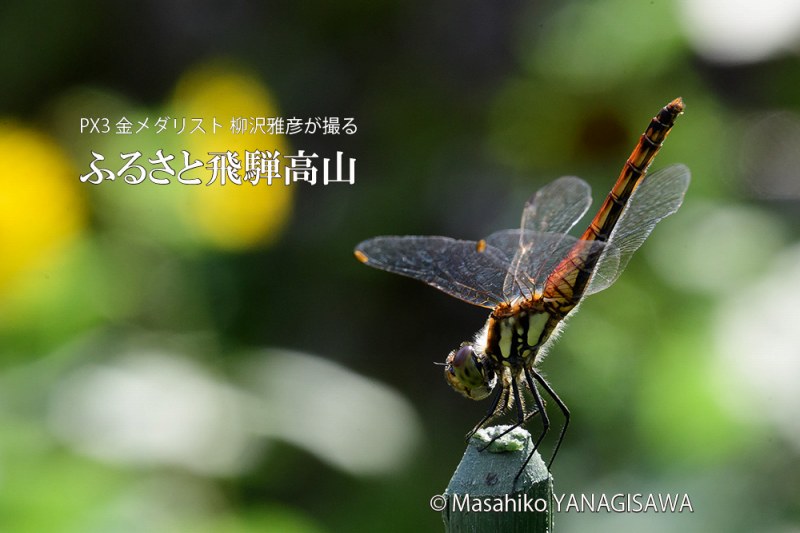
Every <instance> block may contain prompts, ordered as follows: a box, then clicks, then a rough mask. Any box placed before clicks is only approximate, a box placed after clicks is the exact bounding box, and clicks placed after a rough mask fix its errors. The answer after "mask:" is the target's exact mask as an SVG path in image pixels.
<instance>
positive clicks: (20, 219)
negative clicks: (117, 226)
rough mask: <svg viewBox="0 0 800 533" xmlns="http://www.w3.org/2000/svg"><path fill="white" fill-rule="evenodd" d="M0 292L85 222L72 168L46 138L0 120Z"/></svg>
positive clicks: (43, 262)
mask: <svg viewBox="0 0 800 533" xmlns="http://www.w3.org/2000/svg"><path fill="white" fill-rule="evenodd" d="M0 153H2V154H3V162H2V165H0V258H2V259H0V294H5V293H6V292H8V290H9V288H10V286H11V284H12V283H13V282H14V281H15V280H17V279H18V278H19V277H20V276H21V275H23V274H26V273H30V272H32V271H35V270H36V269H39V268H44V267H46V265H47V264H48V263H49V262H50V261H53V260H55V259H56V258H57V257H58V256H59V254H60V253H61V252H63V251H64V250H65V248H66V247H67V245H68V244H69V243H70V242H71V241H73V239H74V238H75V237H76V236H77V235H78V234H80V233H81V231H82V230H83V229H84V227H85V226H86V207H85V201H84V198H83V196H82V195H81V192H80V188H79V187H80V182H79V181H78V172H77V171H76V170H75V168H74V167H73V165H72V163H71V162H70V161H69V159H68V158H67V156H66V155H65V154H64V152H63V151H62V150H61V148H59V147H58V146H57V145H56V144H55V143H54V142H53V141H52V140H50V139H49V138H47V137H46V136H45V135H43V134H41V133H38V132H36V131H33V130H30V129H26V128H23V127H20V126H17V125H14V124H10V123H8V122H0Z"/></svg>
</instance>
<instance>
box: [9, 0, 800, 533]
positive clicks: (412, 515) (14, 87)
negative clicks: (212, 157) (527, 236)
mask: <svg viewBox="0 0 800 533" xmlns="http://www.w3.org/2000/svg"><path fill="white" fill-rule="evenodd" d="M0 43H2V45H0V50H2V54H0V67H1V68H0V71H1V72H2V73H3V80H4V81H3V83H2V84H0V116H1V117H2V118H1V119H0V154H2V163H0V184H1V185H2V188H1V189H0V530H2V531H13V532H28V531H31V532H40V531H68V532H78V531H80V532H84V531H148V532H150V531H168V532H172V531H205V532H223V531H224V532H255V531H259V532H261V531H281V532H283V531H296V532H321V531H376V530H380V531H438V530H440V528H441V519H440V517H439V515H438V513H435V512H433V511H431V510H430V509H429V508H428V501H429V499H430V497H431V496H433V495H434V494H438V493H441V492H442V491H443V490H444V488H445V486H446V485H447V482H448V480H449V478H450V475H451V474H452V472H453V470H454V469H455V467H456V465H457V464H458V461H459V459H460V457H461V455H462V453H463V449H464V442H463V436H464V434H465V432H466V431H467V430H468V429H469V428H470V427H471V426H472V424H473V423H474V422H475V421H477V420H478V418H479V417H480V416H481V415H482V414H483V413H484V410H485V409H486V408H487V406H486V405H482V404H477V403H471V402H468V401H467V400H464V399H462V398H461V397H460V396H458V395H456V394H454V393H453V392H452V391H450V390H449V388H448V387H447V386H446V385H445V383H444V382H443V379H442V376H441V368H439V367H436V366H434V365H433V362H437V361H438V362H441V361H443V359H444V357H445V356H446V354H447V353H448V351H449V350H451V349H452V348H453V347H455V346H457V345H458V343H459V342H460V341H462V340H464V339H466V338H468V337H469V336H471V335H472V334H473V333H474V331H476V330H477V329H478V328H479V327H480V326H481V325H482V323H483V321H484V320H485V315H486V313H485V311H484V310H481V309H478V308H472V307H470V306H468V305H465V304H464V303H462V302H460V301H457V300H455V299H453V298H450V297H448V296H446V295H443V294H440V293H438V292H437V291H435V290H433V289H431V288H429V287H425V286H424V285H423V284H420V283H416V282H414V281H411V280H407V279H404V278H400V277H398V276H393V275H390V274H386V273H383V272H378V271H374V270H371V269H368V268H365V267H363V266H362V265H360V264H359V263H358V262H357V261H355V260H354V259H353V257H352V249H353V247H354V245H355V244H356V243H358V242H359V241H360V240H362V239H365V238H368V237H371V236H375V235H380V234H442V235H449V236H454V237H459V238H468V239H478V238H480V237H482V236H485V235H487V234H489V233H491V232H493V231H495V230H498V229H502V228H507V227H513V226H515V225H516V224H517V223H518V218H519V215H520V212H521V209H522V206H523V203H524V201H525V199H526V198H527V197H528V196H529V195H530V194H531V193H532V192H533V191H535V190H536V189H537V188H538V187H540V186H542V185H543V184H545V183H547V182H549V181H551V180H553V179H555V178H556V177H558V176H560V175H563V174H575V175H579V176H581V177H583V178H584V179H586V180H587V181H589V182H590V183H591V184H592V185H593V187H594V190H595V197H596V201H597V200H598V199H599V198H600V197H601V196H602V195H603V194H605V192H606V191H607V190H608V189H609V187H610V186H611V184H612V182H613V180H614V179H615V177H616V175H617V172H618V171H619V168H620V167H621V165H622V163H623V162H624V160H625V158H626V157H627V155H628V153H629V152H630V150H631V148H632V147H633V146H634V144H635V142H636V140H637V138H638V135H639V134H640V133H641V131H642V130H643V129H644V127H645V126H646V125H647V123H648V121H649V119H650V117H652V116H653V115H654V114H655V113H656V112H657V111H658V109H659V108H660V107H661V106H663V105H664V104H666V103H667V102H668V101H670V100H671V99H673V98H674V97H676V96H679V95H680V96H683V97H684V99H685V101H686V105H687V110H686V113H685V115H684V116H682V117H681V118H680V119H679V121H678V124H677V126H676V128H675V130H674V131H673V133H672V135H671V136H670V137H669V139H668V141H667V143H666V144H665V147H664V149H663V151H662V153H661V155H659V157H658V159H657V161H656V163H655V167H654V168H660V167H663V166H666V165H667V164H670V163H674V162H682V163H685V164H687V165H688V166H689V167H690V168H691V169H692V172H693V181H692V185H691V187H690V189H689V193H688V195H687V197H686V201H685V203H684V206H683V207H682V209H681V210H680V211H679V212H678V214H677V215H676V216H674V217H671V218H669V219H667V220H665V221H664V222H663V223H662V224H660V225H659V227H658V228H657V229H656V231H655V232H654V233H653V235H652V236H651V238H650V240H649V241H648V242H647V243H646V244H645V245H644V247H643V248H642V249H641V250H640V252H639V253H638V254H637V256H636V257H635V258H634V260H633V261H632V262H631V264H630V265H629V266H628V268H627V271H626V272H625V273H624V274H623V275H622V277H621V278H620V280H619V281H618V282H617V283H616V285H615V286H614V287H612V288H611V289H609V290H607V291H605V292H603V293H601V294H598V295H596V296H594V297H592V298H591V299H590V300H588V301H587V302H585V304H584V305H583V306H582V310H581V312H580V313H579V314H578V315H577V316H576V317H574V318H573V319H572V320H571V321H570V324H569V327H568V328H567V330H566V332H565V334H564V335H563V337H562V338H561V340H560V341H559V342H558V344H557V345H556V346H555V348H554V349H553V350H552V352H551V354H550V357H549V358H548V359H547V360H546V361H545V363H544V365H543V370H544V371H545V372H546V373H547V375H548V376H549V378H550V380H551V382H552V384H553V385H554V386H555V388H556V390H558V391H559V393H560V395H561V396H562V398H564V399H565V401H566V402H567V403H568V405H569V406H570V407H571V409H572V413H573V424H572V425H571V428H570V432H569V434H568V435H567V440H566V442H565V444H564V446H563V448H562V452H561V455H560V456H559V458H558V460H557V462H556V464H555V467H554V476H555V483H556V491H557V492H559V493H567V494H571V493H572V494H601V493H606V494H609V495H610V494H615V493H620V492H622V493H676V492H678V493H684V492H685V493H688V494H689V495H690V497H691V499H692V503H693V506H694V513H693V514H687V513H684V514H653V513H647V514H606V513H600V514H576V513H568V514H561V515H558V516H556V525H557V527H558V529H559V530H560V531H586V530H588V529H590V528H591V530H593V531H641V530H647V531H674V530H676V529H678V528H680V529H681V530H683V531H711V530H715V531H753V530H758V531H780V532H786V531H798V530H799V529H798V523H800V386H798V383H799V382H800V328H799V327H798V326H799V325H800V310H799V309H800V303H798V302H800V231H798V225H799V224H800V204H799V202H800V175H798V168H800V150H798V148H800V91H799V90H798V87H800V63H799V62H798V53H800V7H798V4H797V3H796V2H792V1H790V0H766V1H763V0H762V1H761V2H746V1H733V2H731V1H725V2H723V1H720V0H682V1H676V2H668V1H663V0H655V1H651V2H633V1H627V0H601V1H597V2H580V1H577V0H572V1H566V2H520V1H512V2H496V3H486V2H472V1H468V2H463V1H454V0H442V1H435V2H428V3H417V2H391V1H371V2H366V1H362V0H342V1H339V2H323V1H313V0H312V1H308V2H295V3H288V2H287V3H283V2H254V1H247V0H234V1H231V2H226V3H224V4H218V3H215V2H199V3H189V2H182V1H174V0H173V1H166V2H164V1H145V2H141V3H135V4H133V3H102V2H94V1H89V0H81V1H77V2H63V3H46V2H42V1H40V0H38V1H34V2H25V3H14V4H12V3H6V4H4V5H3V6H2V7H1V8H0ZM165 115H166V116H173V117H180V116H186V117H204V118H205V120H210V119H211V117H220V118H223V117H231V116H237V115H241V116H268V117H269V116H277V117H293V116H295V117H325V116H338V117H353V118H354V120H355V124H356V125H357V127H358V131H357V132H356V133H355V134H353V135H338V136H336V135H327V136H326V135H322V134H320V133H316V134H309V135H294V136H268V135H263V136H257V135H253V136H235V135H233V134H231V133H229V132H228V131H227V128H224V129H223V130H222V131H219V132H218V133H217V134H216V135H206V136H204V137H200V136H187V135H183V136H181V135H177V134H172V135H156V134H155V133H153V132H152V130H151V132H150V133H143V134H140V135H137V136H131V137H125V136H120V135H114V134H106V135H100V134H96V133H95V134H88V133H84V134H81V133H80V131H79V121H80V118H81V117H109V118H110V119H112V123H113V121H115V120H117V119H119V118H121V117H123V116H125V117H126V118H128V119H129V120H132V121H133V120H134V119H140V120H141V119H143V118H144V117H151V118H150V120H151V121H153V120H155V118H156V117H159V116H165ZM224 125H225V126H226V127H227V126H228V124H227V123H224ZM254 148H259V149H272V150H275V149H278V150H280V151H281V152H282V153H286V152H289V151H297V150H306V151H307V153H311V152H314V153H318V154H320V156H324V157H332V156H335V153H336V152H337V151H342V152H343V153H344V154H345V157H353V158H356V159H357V163H356V178H355V183H354V184H353V185H347V184H330V185H327V186H323V185H321V184H319V183H318V184H317V185H315V186H313V187H312V186H308V185H307V184H304V183H297V184H293V185H292V186H289V187H286V186H272V187H267V186H265V184H263V183H262V184H261V185H259V186H257V187H253V186H251V185H249V184H245V185H242V186H240V187H235V186H226V187H215V186H212V187H205V186H200V187H191V186H185V185H180V184H177V183H173V184H171V185H169V186H158V185H154V184H149V183H145V184H142V185H137V186H133V185H129V184H126V183H124V182H123V181H122V180H121V179H117V180H116V181H113V182H111V181H107V182H104V183H102V184H100V185H92V184H90V183H82V182H81V181H80V180H79V179H78V178H79V176H80V175H82V174H85V173H87V172H88V170H89V165H90V163H91V161H92V160H93V157H92V155H91V152H92V151H94V152H99V153H101V154H104V155H105V156H106V157H107V158H108V159H109V160H111V159H115V158H116V156H117V154H118V153H121V152H126V151H132V150H139V151H141V152H142V153H143V154H144V156H145V157H147V156H151V157H152V155H153V154H155V152H156V151H157V150H158V149H163V150H164V152H165V153H172V154H176V155H178V156H180V151H181V150H189V151H190V152H191V153H192V155H195V156H202V155H203V154H205V153H206V152H209V151H213V150H223V151H224V150H228V149H230V150H238V151H243V150H245V149H249V150H252V149H254ZM115 168H119V165H117V167H115ZM548 444H552V441H548Z"/></svg>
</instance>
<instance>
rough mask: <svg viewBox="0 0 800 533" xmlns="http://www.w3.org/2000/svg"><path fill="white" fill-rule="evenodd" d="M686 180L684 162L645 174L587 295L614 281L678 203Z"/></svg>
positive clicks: (602, 258) (600, 262) (600, 261)
mask: <svg viewBox="0 0 800 533" xmlns="http://www.w3.org/2000/svg"><path fill="white" fill-rule="evenodd" d="M689 181H690V173H689V169H688V168H687V167H685V166H684V165H673V166H670V167H667V168H665V169H662V170H659V171H658V172H655V173H653V174H650V175H648V176H647V177H645V179H644V181H642V183H641V184H640V185H639V186H638V187H637V188H636V190H635V191H634V192H633V194H632V195H631V198H630V201H629V202H628V205H627V207H625V209H624V210H623V211H622V214H621V215H620V217H619V221H618V222H617V226H616V228H615V229H614V231H613V232H612V233H611V236H610V237H609V239H608V242H609V246H608V248H607V249H606V251H605V252H604V253H603V255H602V256H601V257H600V260H599V261H598V262H597V266H596V267H595V272H594V274H593V276H592V279H591V281H590V282H589V285H588V287H587V289H586V292H585V294H586V295H589V294H594V293H596V292H600V291H602V290H603V289H606V288H608V287H609V286H610V285H611V284H612V283H614V282H615V281H616V280H617V278H618V277H619V275H620V274H621V273H622V271H623V270H624V269H625V267H626V266H627V265H628V261H629V260H630V258H631V256H632V255H633V253H634V252H635V251H636V250H638V249H639V247H640V246H641V245H642V243H643V242H644V241H645V239H647V237H648V236H649V235H650V233H651V232H652V231H653V228H654V227H655V226H656V224H658V222H659V221H660V220H662V219H664V218H666V217H668V216H669V215H671V214H673V213H674V212H675V211H677V210H678V208H679V207H680V206H681V204H682V203H683V197H684V195H685V194H686V189H687V188H688V187H689Z"/></svg>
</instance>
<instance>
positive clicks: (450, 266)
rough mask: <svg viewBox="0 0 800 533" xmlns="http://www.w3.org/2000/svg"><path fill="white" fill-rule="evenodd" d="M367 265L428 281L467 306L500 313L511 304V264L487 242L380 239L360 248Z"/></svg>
mask: <svg viewBox="0 0 800 533" xmlns="http://www.w3.org/2000/svg"><path fill="white" fill-rule="evenodd" d="M355 253H356V257H357V258H358V259H359V260H360V261H361V262H363V263H365V264H367V265H369V266H371V267H375V268H379V269H381V270H386V271H387V272H394V273H395V274H401V275H403V276H408V277H410V278H414V279H418V280H420V281H424V282H425V283H427V284H429V285H432V286H433V287H436V288H437V289H439V290H440V291H443V292H446V293H447V294H449V295H451V296H455V297H456V298H459V299H461V300H464V301H465V302H468V303H471V304H474V305H479V306H481V307H495V306H496V305H497V304H499V303H500V302H503V301H506V298H505V297H504V295H503V283H504V281H505V278H506V273H507V272H508V268H509V264H510V259H509V257H508V256H507V255H506V253H505V252H503V251H502V250H500V249H498V248H495V247H494V246H491V245H489V244H488V243H487V242H486V241H480V242H475V241H461V240H456V239H451V238H450V237H416V236H402V237H394V236H392V237H375V238H373V239H368V240H366V241H364V242H362V243H360V244H359V245H358V246H356V250H355Z"/></svg>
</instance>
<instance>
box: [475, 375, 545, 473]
mask: <svg viewBox="0 0 800 533" xmlns="http://www.w3.org/2000/svg"><path fill="white" fill-rule="evenodd" d="M511 389H512V391H513V393H514V403H515V404H516V406H517V421H516V422H515V423H514V424H511V425H510V426H508V427H507V428H506V429H504V430H503V431H502V433H499V434H498V435H495V436H494V437H493V438H492V440H490V441H489V442H488V443H487V444H486V445H485V446H483V447H482V448H480V449H479V451H483V450H485V449H486V448H488V447H489V446H491V445H492V443H494V442H495V441H496V440H497V439H500V438H502V437H504V436H506V435H508V434H509V433H511V432H512V431H513V430H514V429H516V428H518V427H520V426H524V425H525V424H526V423H527V422H528V420H530V419H531V418H533V417H534V416H536V415H537V414H539V412H541V413H542V416H543V420H544V422H545V423H546V424H548V425H549V420H547V414H546V413H545V412H544V402H542V399H541V397H539V398H538V399H537V401H536V409H535V410H533V411H529V412H527V413H526V412H525V404H524V403H523V400H522V395H521V394H520V392H519V387H518V386H517V382H516V380H512V381H511ZM536 394H537V395H538V391H536ZM546 432H547V429H545V433H546ZM543 436H544V435H542V437H543ZM542 437H539V441H541V440H542ZM538 444H539V442H538V441H537V443H536V445H537V446H538ZM526 463H527V462H526Z"/></svg>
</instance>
